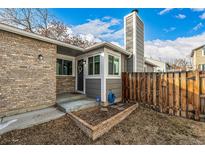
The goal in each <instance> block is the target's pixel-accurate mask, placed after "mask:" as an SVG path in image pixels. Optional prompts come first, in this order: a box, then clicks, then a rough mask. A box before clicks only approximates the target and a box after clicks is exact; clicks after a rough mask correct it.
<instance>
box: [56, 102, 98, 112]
mask: <svg viewBox="0 0 205 154" xmlns="http://www.w3.org/2000/svg"><path fill="white" fill-rule="evenodd" d="M94 106H97V104H96V101H95V100H94V99H90V98H84V99H80V100H75V101H72V102H65V103H59V104H58V108H59V110H61V111H63V112H65V113H69V112H73V111H78V110H82V109H87V108H90V107H94Z"/></svg>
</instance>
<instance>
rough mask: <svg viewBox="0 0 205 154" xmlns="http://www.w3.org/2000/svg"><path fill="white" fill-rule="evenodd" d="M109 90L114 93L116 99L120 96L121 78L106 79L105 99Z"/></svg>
mask: <svg viewBox="0 0 205 154" xmlns="http://www.w3.org/2000/svg"><path fill="white" fill-rule="evenodd" d="M109 90H112V92H113V93H114V94H115V96H116V97H117V99H118V100H121V97H122V80H121V79H106V100H107V96H108V93H109Z"/></svg>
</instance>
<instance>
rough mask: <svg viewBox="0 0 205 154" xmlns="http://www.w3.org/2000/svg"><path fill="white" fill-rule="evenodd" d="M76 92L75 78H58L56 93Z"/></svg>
mask: <svg viewBox="0 0 205 154" xmlns="http://www.w3.org/2000/svg"><path fill="white" fill-rule="evenodd" d="M74 91H75V77H73V76H56V93H57V94H61V93H65V92H74Z"/></svg>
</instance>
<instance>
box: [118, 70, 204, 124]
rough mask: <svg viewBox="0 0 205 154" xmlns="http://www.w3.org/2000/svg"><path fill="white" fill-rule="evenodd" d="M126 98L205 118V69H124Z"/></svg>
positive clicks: (152, 106)
mask: <svg viewBox="0 0 205 154" xmlns="http://www.w3.org/2000/svg"><path fill="white" fill-rule="evenodd" d="M122 99H123V101H136V102H138V103H140V104H143V105H145V106H148V107H151V108H153V109H155V110H157V111H159V112H163V113H168V114H171V115H176V116H181V117H185V118H189V119H195V120H200V119H201V120H202V119H204V118H205V72H200V71H192V72H167V73H126V72H123V73H122Z"/></svg>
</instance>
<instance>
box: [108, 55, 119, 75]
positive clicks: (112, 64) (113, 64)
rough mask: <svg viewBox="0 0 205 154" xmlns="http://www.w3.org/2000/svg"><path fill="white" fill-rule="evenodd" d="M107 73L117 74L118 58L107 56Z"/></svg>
mask: <svg viewBox="0 0 205 154" xmlns="http://www.w3.org/2000/svg"><path fill="white" fill-rule="evenodd" d="M108 74H109V75H119V58H117V57H114V56H111V55H109V56H108Z"/></svg>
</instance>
